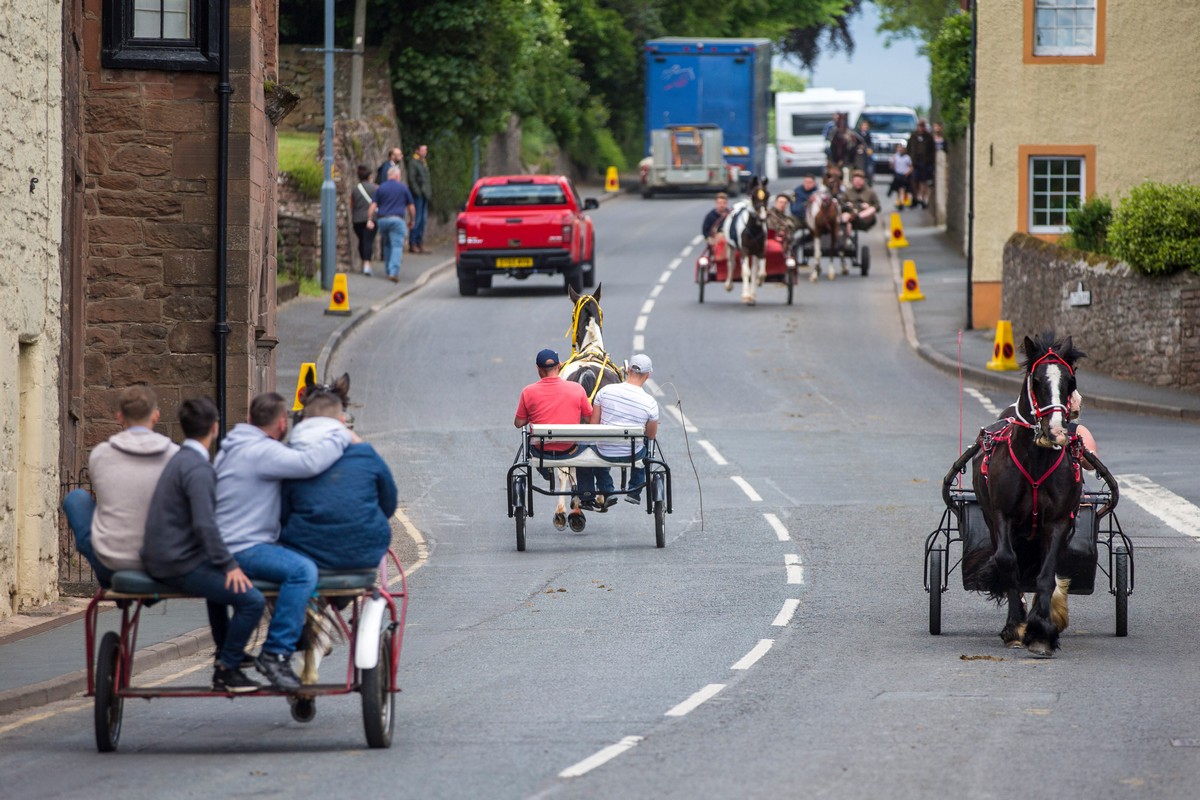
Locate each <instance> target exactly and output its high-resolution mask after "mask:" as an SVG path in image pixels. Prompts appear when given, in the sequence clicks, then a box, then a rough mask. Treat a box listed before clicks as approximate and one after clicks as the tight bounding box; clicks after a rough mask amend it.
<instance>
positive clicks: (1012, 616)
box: [988, 512, 1026, 647]
mask: <svg viewBox="0 0 1200 800" xmlns="http://www.w3.org/2000/svg"><path fill="white" fill-rule="evenodd" d="M993 525H994V526H995V534H996V554H995V555H994V556H992V561H993V562H994V564H995V571H994V573H993V574H992V576H991V579H990V582H991V585H990V586H989V587H988V593H989V595H990V596H991V597H993V598H994V599H996V600H1000V599H1001V598H1006V599H1007V601H1008V619H1007V620H1006V621H1005V623H1004V629H1003V630H1001V631H1000V638H1001V639H1002V640H1003V641H1004V644H1005V645H1006V646H1007V647H1020V645H1021V636H1022V634H1023V633H1024V628H1025V621H1026V615H1025V603H1024V602H1023V601H1022V600H1021V576H1020V572H1019V568H1018V564H1017V554H1016V552H1015V551H1014V550H1013V546H1012V525H1011V524H1010V522H1009V519H1008V517H1007V516H1005V515H1004V513H1003V512H997V513H996V515H995V518H994V519H993Z"/></svg>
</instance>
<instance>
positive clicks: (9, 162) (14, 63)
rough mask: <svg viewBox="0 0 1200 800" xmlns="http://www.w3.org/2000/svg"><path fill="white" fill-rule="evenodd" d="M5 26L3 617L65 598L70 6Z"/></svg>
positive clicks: (41, 6)
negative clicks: (63, 360) (63, 374)
mask: <svg viewBox="0 0 1200 800" xmlns="http://www.w3.org/2000/svg"><path fill="white" fill-rule="evenodd" d="M2 17H3V20H4V26H3V32H2V34H0V72H2V74H3V75H4V80H3V81H0V108H2V109H4V113H3V114H0V163H3V164H4V170H3V171H0V196H2V197H3V198H4V200H3V209H4V212H3V214H2V215H0V618H4V617H7V616H8V615H10V614H12V613H13V612H14V611H18V610H22V609H26V608H30V607H33V606H38V605H42V604H44V603H46V602H49V601H51V600H54V599H55V598H56V597H57V585H56V578H57V559H58V544H57V530H58V510H57V506H58V475H59V469H58V451H59V397H58V383H59V370H58V357H59V346H60V342H61V337H62V322H61V318H60V314H61V308H62V304H61V291H62V289H61V283H60V279H59V274H58V270H57V266H56V265H57V264H58V250H59V242H60V239H61V236H62V216H61V215H62V197H63V180H62V175H63V164H62V152H63V141H62V115H61V112H60V109H61V108H62V103H63V98H62V73H61V56H60V53H61V51H62V42H63V33H62V30H63V12H62V8H61V7H60V6H59V5H58V4H52V3H10V4H6V7H5V11H4V13H3V15H2Z"/></svg>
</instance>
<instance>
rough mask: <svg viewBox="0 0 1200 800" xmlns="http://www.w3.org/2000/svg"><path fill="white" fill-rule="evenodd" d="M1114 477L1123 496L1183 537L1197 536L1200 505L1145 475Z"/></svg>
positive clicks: (1199, 521)
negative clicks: (1199, 506) (1198, 506)
mask: <svg viewBox="0 0 1200 800" xmlns="http://www.w3.org/2000/svg"><path fill="white" fill-rule="evenodd" d="M1115 477H1116V479H1117V485H1118V486H1120V487H1121V494H1122V495H1123V498H1122V499H1129V500H1132V501H1133V502H1135V503H1137V504H1138V505H1139V506H1141V507H1142V508H1144V509H1145V510H1146V511H1148V512H1150V513H1151V514H1153V515H1154V516H1156V517H1158V518H1159V519H1161V520H1162V521H1163V522H1165V523H1166V524H1167V525H1169V526H1170V527H1172V528H1174V529H1175V530H1177V531H1179V532H1180V533H1182V534H1183V535H1184V536H1191V537H1192V538H1193V539H1200V508H1197V507H1196V506H1195V505H1193V504H1192V503H1190V502H1188V501H1187V500H1185V499H1184V498H1182V497H1180V496H1179V495H1177V494H1175V493H1174V492H1172V491H1171V490H1170V489H1164V488H1163V487H1161V486H1159V485H1158V484H1157V483H1155V482H1154V481H1152V480H1150V479H1149V478H1147V477H1146V476H1145V475H1117V476H1115Z"/></svg>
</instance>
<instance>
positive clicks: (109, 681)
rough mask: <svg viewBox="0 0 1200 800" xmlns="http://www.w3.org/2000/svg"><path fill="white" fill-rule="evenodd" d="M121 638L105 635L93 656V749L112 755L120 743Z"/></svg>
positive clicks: (123, 706)
mask: <svg viewBox="0 0 1200 800" xmlns="http://www.w3.org/2000/svg"><path fill="white" fill-rule="evenodd" d="M120 653H121V637H120V636H118V635H117V634H116V632H114V631H109V632H108V633H106V634H104V638H103V639H101V640H100V649H99V650H98V651H97V653H96V705H95V712H96V749H97V750H99V751H100V752H101V753H111V752H113V751H114V750H116V749H117V742H119V741H120V739H121V716H122V715H123V714H124V712H125V700H124V699H123V698H122V697H120V696H119V694H118V692H119V691H120V688H121V687H120V685H119V681H118V674H117V673H118V671H119V666H118V664H119V662H120V660H121V659H120Z"/></svg>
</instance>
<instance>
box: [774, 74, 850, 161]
mask: <svg viewBox="0 0 1200 800" xmlns="http://www.w3.org/2000/svg"><path fill="white" fill-rule="evenodd" d="M866 105H867V95H866V92H862V91H859V90H857V89H855V90H849V91H839V90H837V89H809V90H808V91H805V92H777V93H776V94H775V148H776V151H777V153H778V155H779V174H780V175H785V174H787V173H789V172H791V173H795V172H820V171H821V170H823V169H824V168H825V146H826V143H827V142H826V139H825V126H826V124H827V123H829V122H831V121H832V120H833V115H834V113H835V112H842V113H845V115H846V124H848V125H853V124H854V123H855V122H856V121H857V120H858V115H859V114H860V113H861V112H862V110H863V109H864V108H866Z"/></svg>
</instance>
